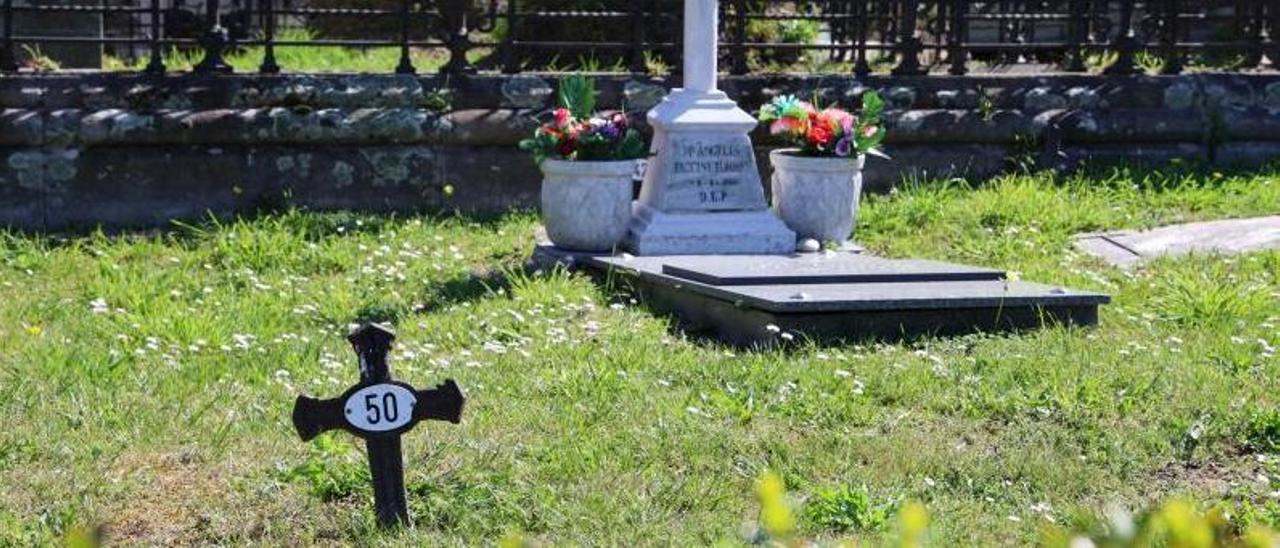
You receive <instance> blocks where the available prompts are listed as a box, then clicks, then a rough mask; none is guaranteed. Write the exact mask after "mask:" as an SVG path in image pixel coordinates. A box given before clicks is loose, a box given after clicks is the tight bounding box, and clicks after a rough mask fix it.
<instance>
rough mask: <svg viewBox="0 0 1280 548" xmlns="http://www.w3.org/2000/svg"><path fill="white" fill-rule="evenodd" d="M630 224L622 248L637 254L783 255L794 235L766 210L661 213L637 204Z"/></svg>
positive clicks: (790, 248)
mask: <svg viewBox="0 0 1280 548" xmlns="http://www.w3.org/2000/svg"><path fill="white" fill-rule="evenodd" d="M631 222H632V224H631V230H630V232H629V233H628V234H627V241H626V243H625V244H624V246H625V247H626V248H627V249H630V250H632V251H634V252H635V253H637V254H640V255H683V254H688V253H708V254H710V253H715V254H751V255H784V254H787V253H791V252H793V251H795V249H796V235H795V233H794V232H791V231H790V230H788V229H787V226H786V225H784V224H782V221H780V220H778V217H777V216H776V215H774V214H773V213H772V212H770V211H769V210H767V209H761V210H757V211H728V212H715V213H709V212H708V213H663V212H661V211H658V210H656V209H653V208H650V207H649V206H646V205H644V204H642V203H638V202H637V203H636V204H635V213H634V215H633V217H632V221H631Z"/></svg>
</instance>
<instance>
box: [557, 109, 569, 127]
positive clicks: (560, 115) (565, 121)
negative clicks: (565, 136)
mask: <svg viewBox="0 0 1280 548" xmlns="http://www.w3.org/2000/svg"><path fill="white" fill-rule="evenodd" d="M553 114H554V115H555V118H556V127H564V126H566V125H569V121H570V120H572V119H573V113H572V112H569V109H567V108H558V109H556V110H555V112H553Z"/></svg>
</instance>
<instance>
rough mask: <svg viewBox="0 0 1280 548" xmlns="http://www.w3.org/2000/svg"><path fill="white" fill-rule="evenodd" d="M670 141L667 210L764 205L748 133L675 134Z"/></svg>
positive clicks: (713, 209) (738, 207) (742, 207)
mask: <svg viewBox="0 0 1280 548" xmlns="http://www.w3.org/2000/svg"><path fill="white" fill-rule="evenodd" d="M670 143H671V154H670V156H668V158H669V160H668V165H667V169H668V176H667V181H668V183H667V188H666V200H665V202H666V207H667V210H668V211H679V210H684V211H717V210H742V209H761V208H763V207H764V193H763V190H762V189H761V186H760V176H759V174H758V173H757V172H756V163H755V156H754V155H753V154H752V151H751V141H750V140H749V139H747V137H746V136H745V135H744V136H730V137H725V136H723V135H715V136H698V135H687V136H675V135H673V136H672V137H671V140H670Z"/></svg>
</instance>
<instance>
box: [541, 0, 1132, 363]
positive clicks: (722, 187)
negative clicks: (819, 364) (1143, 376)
mask: <svg viewBox="0 0 1280 548" xmlns="http://www.w3.org/2000/svg"><path fill="white" fill-rule="evenodd" d="M684 5H685V28H684V37H685V40H684V66H685V75H684V87H683V88H681V89H677V90H675V91H673V92H672V94H671V95H670V96H668V97H667V99H666V100H664V101H663V102H662V103H661V104H659V105H658V106H656V107H654V109H653V110H652V111H650V113H649V122H650V123H651V124H652V126H653V128H654V142H653V147H652V151H653V152H654V156H653V158H652V159H651V160H650V165H649V168H648V170H647V171H646V173H645V179H644V186H643V187H642V189H641V193H640V199H639V200H638V201H637V202H636V203H635V206H634V217H633V219H632V225H631V227H630V232H629V234H628V237H627V238H628V239H627V242H626V246H627V248H628V249H629V250H630V251H631V252H632V253H622V254H618V255H608V254H575V253H572V252H568V251H563V250H559V249H556V248H555V247H553V246H551V245H549V244H543V245H539V246H538V248H537V250H536V251H535V254H534V262H535V263H548V262H557V263H567V264H569V265H571V266H575V267H583V268H586V269H588V270H591V271H594V272H596V273H600V274H611V275H621V276H622V277H625V278H627V279H630V280H632V281H633V282H634V286H635V287H636V289H638V290H639V291H640V293H642V294H643V295H644V296H645V297H646V304H647V305H649V306H650V307H651V308H653V309H655V310H657V311H659V312H664V313H670V314H673V315H675V316H677V317H678V318H680V320H681V321H682V324H683V325H684V326H685V327H686V328H690V329H692V330H695V331H703V332H708V333H709V334H710V335H712V336H714V337H716V338H718V339H720V340H722V341H725V342H728V343H730V344H735V345H742V346H754V345H762V344H763V345H768V344H773V343H775V342H777V341H778V340H779V339H780V338H781V335H782V334H790V335H789V336H790V337H791V338H794V337H795V336H796V335H800V336H805V337H813V338H821V339H827V338H835V339H866V338H879V339H898V338H909V337H915V336H920V335H954V334H962V333H968V332H973V331H998V330H1008V329H1024V328H1034V327H1039V326H1042V325H1044V324H1046V323H1063V324H1075V325H1091V324H1094V323H1096V322H1097V321H1098V307H1099V305H1102V304H1106V303H1108V302H1110V297H1109V296H1107V295H1104V294H1100V293H1094V292H1089V291H1077V290H1073V289H1067V288H1064V287H1057V286H1050V285H1041V284H1035V283H1029V282H1022V281H1018V280H1011V279H1009V277H1008V276H1006V274H1005V272H1004V271H1002V270H997V269H990V268H978V267H970V266H964V265H956V264H948V263H941V262H935V261H923V260H902V259H888V258H882V257H875V256H872V255H868V254H863V253H859V252H857V251H853V249H856V246H851V248H850V250H842V251H826V252H822V253H804V254H797V253H794V251H795V249H796V239H795V234H794V233H793V232H792V231H791V230H789V229H787V228H786V226H785V225H784V224H783V223H782V222H781V221H780V220H779V219H778V218H777V217H776V216H774V215H773V213H772V212H771V211H770V210H768V209H767V208H766V205H765V201H764V187H763V185H762V184H761V182H760V176H759V174H758V172H757V171H756V164H755V156H754V154H753V152H752V148H751V141H750V138H749V137H748V136H747V133H748V132H749V131H751V130H752V129H753V128H754V127H755V126H756V120H755V119H754V118H753V117H752V116H751V115H749V114H747V113H746V112H743V111H742V109H740V108H738V106H737V105H736V104H735V103H734V102H733V100H731V99H730V98H729V97H728V96H727V95H726V94H725V93H724V92H721V91H719V90H718V89H717V88H716V42H717V37H716V32H717V29H718V26H717V21H716V20H717V17H718V8H719V6H718V2H717V0H685V3H684Z"/></svg>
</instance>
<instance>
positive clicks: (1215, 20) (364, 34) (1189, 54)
mask: <svg viewBox="0 0 1280 548" xmlns="http://www.w3.org/2000/svg"><path fill="white" fill-rule="evenodd" d="M574 4H575V3H574V2H572V1H570V0H559V1H551V0H545V1H537V0H474V1H472V0H433V1H416V0H376V1H375V0H363V1H355V0H352V1H349V2H346V4H345V5H341V4H340V3H338V2H336V1H334V0H97V2H96V3H94V2H93V0H0V22H2V24H0V71H4V72H13V71H18V70H21V69H22V68H23V66H24V64H26V65H30V64H31V63H30V57H32V54H33V53H36V52H39V48H41V47H52V46H56V45H72V44H79V45H84V46H88V47H96V48H101V49H103V50H105V51H106V52H107V53H109V54H112V55H117V56H119V57H121V58H125V59H129V60H138V59H147V62H146V63H145V65H142V66H143V67H144V68H143V70H145V71H146V72H149V73H157V74H159V73H164V72H166V71H167V70H171V69H172V67H166V55H167V54H168V53H169V52H172V51H183V52H186V53H187V54H195V55H199V56H200V61H199V62H198V63H195V64H193V66H192V68H191V70H193V71H195V72H201V73H218V72H226V71H229V70H231V67H230V66H229V65H228V64H227V62H226V60H225V58H224V57H225V55H227V53H228V52H229V51H250V50H249V49H247V48H257V49H252V51H255V52H260V53H259V54H260V60H261V61H260V64H259V65H258V66H257V67H256V69H257V70H258V71H260V72H263V73H275V72H279V71H281V70H282V69H286V70H287V69H290V67H287V66H285V67H282V66H281V64H280V63H279V61H278V59H277V55H276V52H277V51H278V50H279V49H280V48H288V47H295V46H307V47H325V48H327V47H333V48H378V47H389V48H398V50H399V61H398V63H396V65H395V66H388V67H386V70H395V71H396V72H399V73H413V72H416V71H417V69H418V67H415V66H414V63H413V55H411V53H412V52H415V51H419V52H421V51H427V52H433V53H435V54H438V55H439V57H440V58H447V62H441V63H439V65H438V70H439V71H441V72H445V73H450V74H464V73H470V72H476V71H494V72H507V73H514V72H522V71H530V70H553V71H554V70H564V69H566V68H575V69H591V70H600V71H616V72H634V73H643V72H655V71H657V72H660V71H673V70H676V69H678V64H679V55H678V51H679V48H680V39H681V35H682V34H681V31H680V29H681V24H682V23H681V14H682V9H681V4H682V2H681V0H629V1H614V2H608V1H600V2H591V3H589V4H591V5H593V6H597V7H596V8H594V9H591V10H580V9H571V8H572V6H573V5H574ZM720 4H721V10H722V17H721V28H720V29H719V33H720V36H721V44H722V56H723V60H724V63H723V65H722V66H723V67H725V70H727V71H728V72H730V73H732V74H745V73H748V72H753V71H798V72H805V71H822V72H833V71H841V72H852V73H855V74H859V75H866V74H869V73H871V72H874V71H890V72H892V73H894V74H903V75H910V74H925V73H930V72H948V73H950V74H956V75H959V74H966V73H969V72H973V71H980V70H990V69H998V68H999V67H1008V66H1011V65H1025V64H1032V65H1041V66H1042V70H1043V69H1047V68H1050V67H1054V68H1057V69H1059V70H1063V71H1067V72H1083V71H1086V70H1099V71H1103V72H1106V73H1110V74H1134V73H1138V72H1142V71H1159V72H1161V73H1167V74H1175V73H1179V72H1182V71H1183V70H1185V69H1186V68H1187V67H1188V66H1205V67H1209V68H1219V69H1228V70H1252V69H1257V68H1268V67H1269V68H1275V65H1276V64H1277V63H1280V0H1148V1H1138V0H993V1H972V0H932V1H930V0H843V1H842V0H827V1H792V2H777V1H763V0H722V1H721V3H720ZM563 6H570V7H569V8H566V7H563ZM598 6H607V7H605V8H600V7H598ZM608 6H611V7H608ZM57 17H66V18H71V17H97V18H101V25H100V32H83V33H80V34H74V35H68V34H66V33H53V32H48V31H42V30H40V29H41V28H49V26H48V25H47V24H46V25H45V26H44V27H40V26H39V25H36V24H34V23H32V22H33V21H36V20H37V18H44V19H45V20H46V21H47V20H48V19H49V18H54V19H56V18H57ZM326 22H327V23H326ZM286 28H288V29H293V28H304V29H311V30H314V31H315V32H312V33H308V34H305V35H303V36H304V38H298V37H297V36H298V34H297V33H291V34H282V32H281V30H282V29H286ZM317 29H318V30H317ZM130 66H132V65H130ZM36 68H39V67H36Z"/></svg>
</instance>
